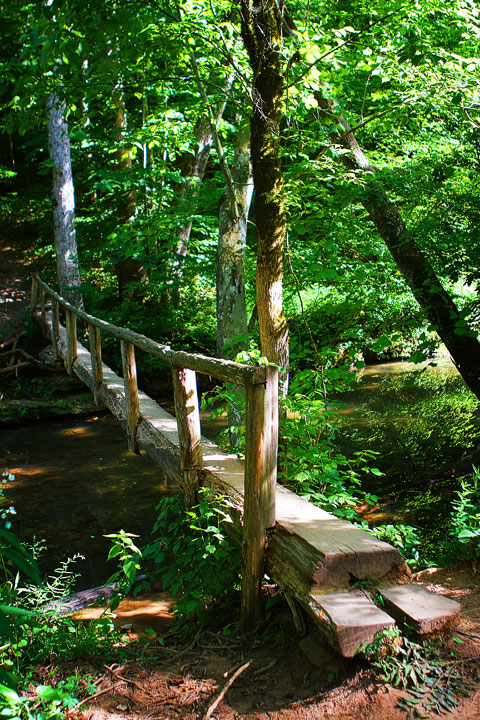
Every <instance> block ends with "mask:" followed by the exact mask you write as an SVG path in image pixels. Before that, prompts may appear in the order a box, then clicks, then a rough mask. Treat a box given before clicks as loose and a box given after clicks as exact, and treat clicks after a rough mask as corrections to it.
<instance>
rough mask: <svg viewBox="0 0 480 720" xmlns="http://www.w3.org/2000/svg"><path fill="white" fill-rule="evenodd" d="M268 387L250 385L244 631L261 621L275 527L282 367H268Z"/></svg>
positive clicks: (247, 431) (243, 591)
mask: <svg viewBox="0 0 480 720" xmlns="http://www.w3.org/2000/svg"><path fill="white" fill-rule="evenodd" d="M265 371H266V382H265V384H263V383H262V384H259V385H253V384H249V385H247V388H246V390H247V395H246V419H245V500H244V510H243V576H242V608H241V625H242V631H243V632H248V631H249V630H251V629H252V628H253V627H254V625H255V623H256V622H257V621H258V620H259V619H260V617H261V614H262V606H261V583H262V579H263V575H264V555H265V549H266V542H267V537H266V530H267V528H271V527H273V526H274V525H275V485H276V481H277V452H278V368H276V367H270V366H267V367H266V368H265Z"/></svg>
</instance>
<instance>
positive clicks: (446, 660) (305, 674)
mask: <svg viewBox="0 0 480 720" xmlns="http://www.w3.org/2000/svg"><path fill="white" fill-rule="evenodd" d="M27 275H28V267H27V266H26V264H25V260H24V256H23V252H22V251H21V250H20V249H16V248H13V247H11V246H10V245H9V244H7V243H6V242H5V241H2V240H1V239H0V333H1V334H0V343H1V342H2V340H4V339H5V338H8V337H9V336H12V335H14V334H15V333H18V332H20V331H21V329H22V326H23V318H24V310H25V307H26V305H27V302H28V283H27ZM416 580H417V581H418V582H421V583H423V584H425V585H426V587H428V588H429V589H432V590H434V591H435V592H438V593H441V594H446V595H448V596H449V597H452V598H454V599H456V600H458V601H460V602H461V604H462V615H461V619H460V623H459V626H458V628H457V629H456V630H455V635H454V636H453V637H447V638H445V639H444V640H443V641H442V640H441V639H440V640H438V641H437V651H436V655H435V659H434V660H430V662H431V663H435V664H436V666H437V667H439V668H442V670H441V673H442V679H441V680H439V681H436V683H435V685H436V686H437V688H440V687H441V686H442V685H443V684H444V682H447V683H448V680H449V678H450V677H453V675H454V674H455V675H458V674H460V675H463V677H464V687H465V690H466V691H465V695H464V696H463V695H460V696H459V704H458V706H457V707H456V708H455V709H454V710H452V711H448V712H445V713H444V714H442V717H444V718H451V720H480V575H475V573H474V572H473V570H472V569H471V568H469V567H459V568H456V569H453V570H448V571H447V570H428V571H424V572H423V573H420V574H419V575H418V576H417V577H416ZM156 601H158V602H157V604H156ZM152 610H154V614H152ZM117 614H118V617H117V623H118V624H122V623H127V622H128V623H129V624H131V625H132V628H131V633H130V637H131V638H132V639H134V638H136V637H138V635H139V634H140V635H141V631H142V629H143V628H145V627H149V628H153V630H154V631H155V633H156V637H154V636H152V635H149V636H148V639H147V640H146V642H143V641H141V640H140V641H139V642H138V645H135V646H134V647H135V648H138V652H137V650H136V651H135V656H134V660H128V662H125V663H123V664H112V663H110V664H109V663H108V661H107V662H106V663H105V664H103V663H98V662H95V661H84V662H82V663H81V664H79V663H77V664H76V665H72V664H71V663H67V664H62V663H61V662H59V661H55V662H53V663H52V664H51V665H49V666H48V667H39V668H38V670H37V673H36V680H37V681H40V682H46V683H49V684H52V685H55V684H56V682H57V681H59V680H60V679H62V678H65V677H68V676H71V675H72V674H74V673H76V674H77V675H78V677H80V678H85V677H87V676H91V682H92V683H95V695H94V696H92V697H90V698H89V699H88V700H85V702H83V703H82V704H81V705H80V706H78V707H77V708H76V709H74V710H73V711H72V712H71V713H69V714H68V715H69V717H71V718H81V719H83V720H134V719H136V718H139V719H140V718H141V719H142V720H157V719H158V720H160V719H162V720H163V719H164V718H178V719H179V720H191V719H192V720H193V718H195V719H198V720H203V719H204V720H209V718H216V719H217V720H233V719H240V718H249V719H251V720H272V719H275V720H294V719H295V720H313V719H314V718H315V719H318V718H325V719H328V720H347V718H355V719H356V720H384V719H388V720H389V719H391V720H404V719H405V718H407V712H406V710H405V709H401V708H399V707H397V703H398V701H399V700H401V699H402V698H404V699H405V698H407V699H408V698H410V700H412V701H413V700H414V698H412V696H411V695H409V693H408V692H407V691H404V690H399V689H397V688H395V687H392V685H390V684H389V683H388V682H386V681H385V680H383V679H382V670H381V669H376V668H374V667H372V666H371V665H369V664H368V663H367V662H366V661H365V660H362V659H353V660H345V659H343V658H341V657H340V656H339V655H337V654H336V653H335V652H334V651H333V650H331V649H330V648H329V647H328V646H327V645H326V644H325V643H324V642H323V641H322V640H321V639H320V638H319V637H318V636H317V637H315V641H313V640H312V636H311V635H308V634H307V635H305V636H303V637H301V636H300V635H299V634H298V633H297V631H296V630H295V628H294V625H293V621H292V618H291V615H290V612H289V610H288V609H287V608H286V607H284V608H283V609H282V607H281V606H280V609H277V610H276V609H275V608H273V610H272V611H271V613H270V616H269V618H267V622H266V624H265V626H264V627H263V628H262V630H261V632H260V633H259V634H258V635H257V636H256V639H254V640H249V641H245V640H244V639H242V638H240V637H238V636H237V635H235V633H234V632H233V631H232V628H231V626H229V627H227V628H225V629H223V630H221V631H219V632H216V633H213V632H211V631H207V630H204V631H200V632H199V633H198V634H197V635H196V636H195V638H194V640H193V641H191V642H190V643H189V644H188V643H187V644H183V645H182V644H181V643H180V642H179V639H178V636H176V635H173V636H169V630H170V628H171V623H172V618H171V616H170V615H169V613H168V602H166V601H165V599H162V597H159V598H155V597H154V598H152V597H150V598H148V599H143V600H142V599H138V600H136V601H132V600H126V601H124V602H123V603H122V605H121V606H120V608H119V610H118V611H117ZM230 633H231V634H230ZM159 637H165V645H162V643H161V642H160V641H159V640H158V638H159ZM169 637H171V639H170V640H169V639H168V638H169ZM399 664H400V663H399ZM422 687H423V686H422V682H421V681H419V683H418V685H417V689H419V688H420V689H421V688H422ZM223 690H226V691H225V693H224V694H223V695H222V691H223ZM32 692H33V686H32ZM85 698H86V695H85ZM216 701H218V702H216ZM215 702H216V704H215ZM422 716H423V717H426V715H425V714H423V715H422V713H421V712H419V713H418V714H417V715H414V716H413V717H422Z"/></svg>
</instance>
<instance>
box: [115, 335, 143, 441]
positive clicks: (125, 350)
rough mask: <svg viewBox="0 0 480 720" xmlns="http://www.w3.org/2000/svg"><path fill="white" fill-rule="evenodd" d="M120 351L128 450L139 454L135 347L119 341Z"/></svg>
mask: <svg viewBox="0 0 480 720" xmlns="http://www.w3.org/2000/svg"><path fill="white" fill-rule="evenodd" d="M120 346H121V349H122V366H123V383H124V386H125V409H126V412H127V434H128V449H129V450H130V452H134V453H137V454H140V450H139V447H138V442H137V427H138V416H139V402H138V385H137V366H136V363H135V347H134V345H132V343H129V342H126V341H125V340H121V341H120Z"/></svg>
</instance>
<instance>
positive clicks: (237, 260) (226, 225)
mask: <svg viewBox="0 0 480 720" xmlns="http://www.w3.org/2000/svg"><path fill="white" fill-rule="evenodd" d="M231 175H232V179H233V182H234V189H235V205H234V199H233V198H232V197H231V194H230V193H229V191H228V188H226V189H225V193H224V195H223V197H222V202H221V204H220V211H219V234H218V248H217V353H218V355H219V356H220V357H224V356H225V347H226V346H228V347H229V348H230V349H231V350H232V352H233V356H235V354H236V353H237V352H239V351H240V350H242V349H244V348H245V346H246V342H245V340H244V341H243V342H238V341H237V342H235V343H234V342H233V339H234V338H235V337H239V336H243V337H244V338H245V336H246V335H247V334H248V319H247V307H246V302H245V248H246V241H247V219H248V212H249V209H250V203H251V199H252V194H253V177H252V166H251V162H250V129H249V128H248V127H244V128H241V129H240V130H239V132H238V136H237V146H236V150H235V158H234V161H233V165H232V167H231Z"/></svg>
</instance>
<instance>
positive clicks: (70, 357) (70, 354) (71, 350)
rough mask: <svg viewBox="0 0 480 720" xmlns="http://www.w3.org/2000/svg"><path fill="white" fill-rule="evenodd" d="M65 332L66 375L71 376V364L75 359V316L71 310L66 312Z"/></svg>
mask: <svg viewBox="0 0 480 720" xmlns="http://www.w3.org/2000/svg"><path fill="white" fill-rule="evenodd" d="M66 326H67V327H66V330H67V357H66V363H67V373H68V374H69V375H72V374H73V363H74V361H75V358H76V357H77V316H76V315H75V313H73V312H71V310H67V311H66Z"/></svg>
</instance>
